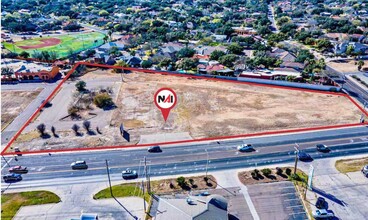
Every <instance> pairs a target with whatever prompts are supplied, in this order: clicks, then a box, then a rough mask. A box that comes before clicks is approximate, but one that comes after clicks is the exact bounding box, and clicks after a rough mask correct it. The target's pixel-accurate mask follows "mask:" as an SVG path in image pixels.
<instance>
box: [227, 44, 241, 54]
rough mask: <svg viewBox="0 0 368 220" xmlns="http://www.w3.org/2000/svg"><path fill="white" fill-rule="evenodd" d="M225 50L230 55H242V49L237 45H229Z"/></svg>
mask: <svg viewBox="0 0 368 220" xmlns="http://www.w3.org/2000/svg"><path fill="white" fill-rule="evenodd" d="M227 49H228V50H229V52H230V53H233V54H238V55H240V54H242V53H243V47H242V46H240V45H239V44H238V43H232V44H230V45H229V46H228V47H227Z"/></svg>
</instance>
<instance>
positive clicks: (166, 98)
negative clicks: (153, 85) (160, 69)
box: [154, 88, 177, 122]
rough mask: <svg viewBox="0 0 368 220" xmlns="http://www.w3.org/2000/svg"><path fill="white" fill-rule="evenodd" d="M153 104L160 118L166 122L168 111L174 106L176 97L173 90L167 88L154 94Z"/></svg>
mask: <svg viewBox="0 0 368 220" xmlns="http://www.w3.org/2000/svg"><path fill="white" fill-rule="evenodd" d="M154 98H155V104H156V106H157V108H159V109H160V110H161V113H162V116H163V117H164V120H165V122H166V120H167V118H168V117H169V114H170V110H171V109H173V108H174V107H175V105H176V101H177V97H176V93H175V92H174V90H172V89H169V88H161V89H159V90H158V91H157V92H156V93H155V97H154Z"/></svg>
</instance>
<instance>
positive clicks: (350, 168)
mask: <svg viewBox="0 0 368 220" xmlns="http://www.w3.org/2000/svg"><path fill="white" fill-rule="evenodd" d="M366 164H368V157H363V158H359V159H345V160H338V161H336V163H335V167H336V169H337V170H338V171H339V172H340V173H349V172H356V171H359V170H361V169H362V167H363V166H364V165H366Z"/></svg>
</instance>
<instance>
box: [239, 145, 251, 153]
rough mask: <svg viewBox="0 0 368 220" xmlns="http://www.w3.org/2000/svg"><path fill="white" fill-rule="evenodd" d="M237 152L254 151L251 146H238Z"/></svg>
mask: <svg viewBox="0 0 368 220" xmlns="http://www.w3.org/2000/svg"><path fill="white" fill-rule="evenodd" d="M238 151H240V152H252V151H254V148H253V147H252V145H251V144H242V145H239V146H238Z"/></svg>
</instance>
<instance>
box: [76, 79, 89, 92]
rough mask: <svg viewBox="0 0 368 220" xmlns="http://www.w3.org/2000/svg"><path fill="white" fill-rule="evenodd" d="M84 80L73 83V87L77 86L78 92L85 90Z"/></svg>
mask: <svg viewBox="0 0 368 220" xmlns="http://www.w3.org/2000/svg"><path fill="white" fill-rule="evenodd" d="M86 86H87V84H86V82H84V81H78V82H77V83H76V84H75V87H76V88H77V91H78V92H82V91H85V90H86Z"/></svg>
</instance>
